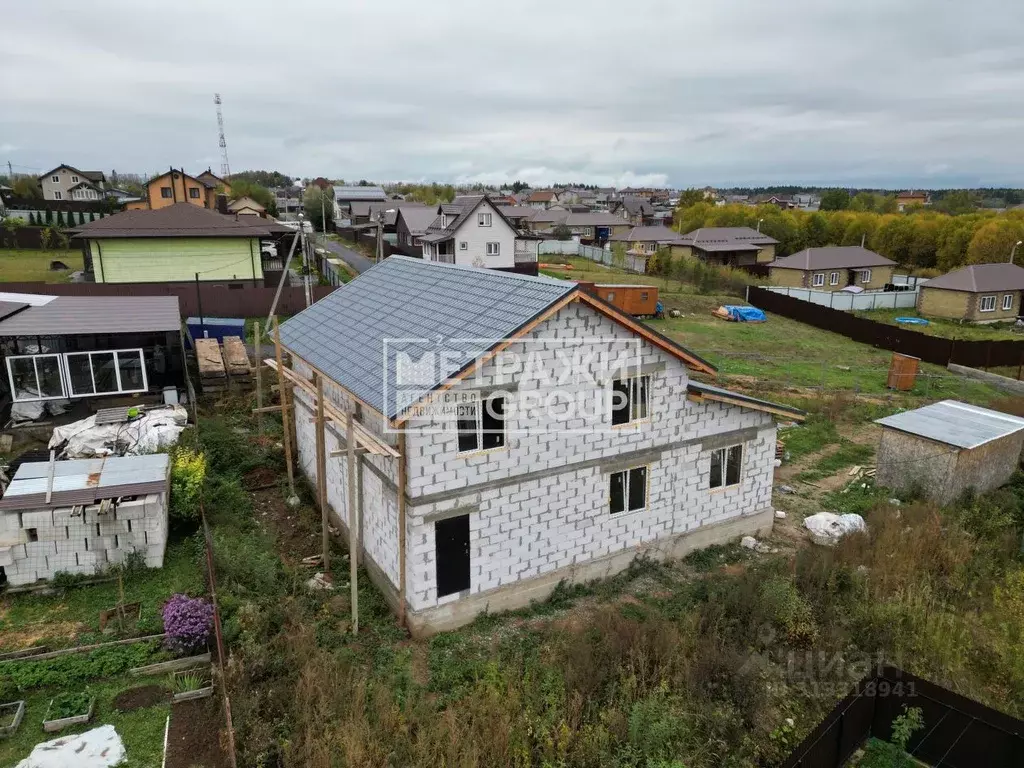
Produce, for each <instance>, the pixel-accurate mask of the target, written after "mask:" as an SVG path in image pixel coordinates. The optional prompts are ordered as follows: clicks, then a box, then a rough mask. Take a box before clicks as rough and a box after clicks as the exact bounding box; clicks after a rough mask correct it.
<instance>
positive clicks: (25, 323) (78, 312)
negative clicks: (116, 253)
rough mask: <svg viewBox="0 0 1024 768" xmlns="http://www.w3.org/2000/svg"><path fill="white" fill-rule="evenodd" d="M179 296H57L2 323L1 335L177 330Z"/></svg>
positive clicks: (0, 324)
mask: <svg viewBox="0 0 1024 768" xmlns="http://www.w3.org/2000/svg"><path fill="white" fill-rule="evenodd" d="M180 329H181V315H180V314H179V313H178V297H177V296H58V297H56V298H55V299H54V300H53V301H51V302H49V303H47V304H44V305H42V306H37V307H29V308H28V309H25V310H23V311H21V312H18V313H17V314H15V315H12V316H10V317H8V318H6V319H4V320H0V336H64V335H70V334H76V333H154V332H158V331H178V330H180Z"/></svg>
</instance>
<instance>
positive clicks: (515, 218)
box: [491, 200, 539, 229]
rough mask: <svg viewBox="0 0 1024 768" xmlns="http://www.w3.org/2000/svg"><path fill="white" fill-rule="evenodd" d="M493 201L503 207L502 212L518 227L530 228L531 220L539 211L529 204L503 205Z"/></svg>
mask: <svg viewBox="0 0 1024 768" xmlns="http://www.w3.org/2000/svg"><path fill="white" fill-rule="evenodd" d="M491 202H492V203H494V204H495V205H497V206H498V207H499V208H500V209H501V212H502V214H503V215H504V216H505V218H506V219H508V220H509V221H511V222H512V225H513V226H514V227H515V228H516V229H528V228H529V225H530V220H531V219H532V218H533V217H534V216H535V215H537V214H538V213H539V211H538V210H537V209H536V208H531V207H530V206H528V205H503V204H502V203H500V202H498V201H495V200H492V201H491Z"/></svg>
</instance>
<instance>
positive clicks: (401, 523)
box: [398, 429, 406, 627]
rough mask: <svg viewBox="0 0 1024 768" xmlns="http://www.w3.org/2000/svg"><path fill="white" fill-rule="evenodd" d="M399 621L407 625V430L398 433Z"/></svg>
mask: <svg viewBox="0 0 1024 768" xmlns="http://www.w3.org/2000/svg"><path fill="white" fill-rule="evenodd" d="M398 452H399V453H400V454H401V455H400V456H399V457H398V623H399V624H401V625H402V626H403V627H404V626H405V486H406V466H405V430H404V429H403V430H402V431H401V432H399V433H398Z"/></svg>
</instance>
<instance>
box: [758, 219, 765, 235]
mask: <svg viewBox="0 0 1024 768" xmlns="http://www.w3.org/2000/svg"><path fill="white" fill-rule="evenodd" d="M762 221H764V219H758V220H757V234H761V222H762Z"/></svg>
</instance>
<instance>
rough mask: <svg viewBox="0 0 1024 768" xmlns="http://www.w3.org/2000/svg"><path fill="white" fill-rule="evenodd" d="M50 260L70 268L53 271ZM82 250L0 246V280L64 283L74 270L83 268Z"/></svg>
mask: <svg viewBox="0 0 1024 768" xmlns="http://www.w3.org/2000/svg"><path fill="white" fill-rule="evenodd" d="M51 261H62V262H64V263H65V264H67V265H68V266H69V267H70V269H68V270H60V271H58V272H53V271H51V270H50V262H51ZM84 268H85V267H84V264H83V263H82V252H81V251H79V250H75V249H70V250H67V251H35V250H17V249H12V248H0V282H9V283H19V282H43V283H66V282H67V281H68V279H69V277H70V276H71V273H72V272H73V271H74V270H81V269H84Z"/></svg>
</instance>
